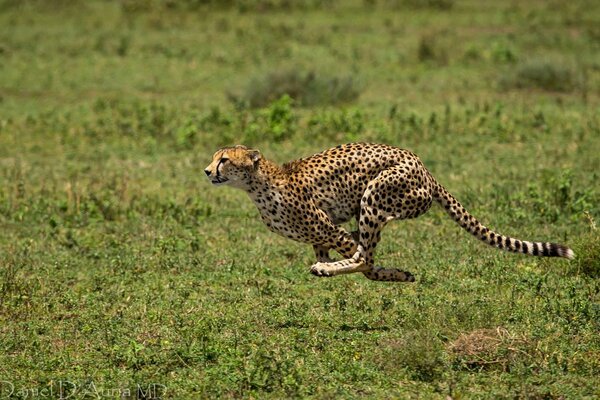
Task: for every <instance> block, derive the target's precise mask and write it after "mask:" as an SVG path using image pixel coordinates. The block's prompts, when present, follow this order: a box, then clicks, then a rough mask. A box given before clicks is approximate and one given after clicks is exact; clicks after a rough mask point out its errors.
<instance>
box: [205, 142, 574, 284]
mask: <svg viewBox="0 0 600 400" xmlns="http://www.w3.org/2000/svg"><path fill="white" fill-rule="evenodd" d="M204 171H205V173H206V175H207V176H208V178H209V179H210V181H211V182H212V183H213V184H215V185H228V186H232V187H235V188H238V189H242V190H244V191H245V192H246V193H248V195H249V196H250V198H251V199H252V201H253V202H254V203H255V205H256V207H257V208H258V211H259V212H260V215H261V218H262V220H263V222H264V223H265V224H266V225H267V227H268V228H269V229H270V230H271V231H273V232H275V233H278V234H280V235H282V236H285V237H287V238H290V239H293V240H296V241H299V242H303V243H308V244H311V245H312V246H313V249H314V252H315V255H316V259H317V262H316V263H315V264H313V265H312V266H311V267H310V272H311V273H312V274H314V275H316V276H320V277H331V276H335V275H340V274H350V273H354V272H362V273H363V274H364V276H365V277H367V278H368V279H371V280H374V281H394V282H413V281H414V280H415V278H414V276H413V274H411V273H410V272H408V271H402V270H400V269H396V268H383V267H380V266H375V263H374V253H375V247H376V246H377V243H378V242H379V240H380V239H381V230H382V229H383V227H384V226H385V225H386V224H387V223H388V222H390V221H391V220H398V219H406V218H416V217H418V216H420V215H421V214H423V213H425V212H426V211H427V210H429V208H430V207H431V204H432V203H433V201H434V200H435V202H436V203H438V204H440V205H441V206H442V208H443V209H444V210H446V212H447V213H448V214H449V215H450V217H451V218H452V219H453V220H454V221H456V222H457V223H458V224H459V225H460V226H461V227H463V228H464V229H465V230H466V231H467V232H469V233H471V234H472V235H473V236H475V237H476V238H478V239H479V240H482V241H483V242H485V243H487V244H489V245H491V246H495V247H497V248H499V249H503V250H507V251H511V252H515V253H522V254H530V255H534V256H545V257H565V258H569V259H572V258H573V256H574V254H573V251H572V250H571V249H570V248H568V247H566V246H563V245H561V244H556V243H547V242H529V241H524V240H518V239H514V238H511V237H508V236H505V235H501V234H499V233H497V232H494V231H492V230H491V229H489V228H487V227H485V226H484V225H483V224H481V223H480V222H479V221H478V220H477V219H475V217H473V216H472V215H471V214H469V212H467V210H465V208H464V207H463V206H462V205H461V204H460V203H459V202H458V201H457V200H456V198H454V196H452V195H451V194H450V193H449V192H448V191H447V190H446V189H445V188H444V187H443V186H442V185H441V184H440V183H438V182H437V181H436V180H435V179H434V178H433V176H432V175H431V173H430V172H429V171H428V170H427V169H426V168H425V166H424V165H423V163H422V162H421V160H420V159H419V158H418V157H417V156H416V155H415V154H413V153H412V152H410V151H408V150H404V149H401V148H398V147H393V146H389V145H384V144H371V143H349V144H344V145H339V146H337V147H334V148H331V149H328V150H325V151H323V152H321V153H318V154H315V155H312V156H310V157H306V158H302V159H299V160H295V161H291V162H288V163H286V164H283V165H282V166H278V165H276V164H275V163H273V162H271V161H269V160H267V159H266V158H264V157H263V156H262V155H261V153H260V152H259V151H258V150H254V149H250V148H247V147H245V146H242V145H237V146H233V147H224V148H222V149H220V150H218V151H217V152H216V153H215V154H214V155H213V158H212V162H211V163H210V164H209V165H208V167H207V168H206V169H205V170H204ZM352 218H355V220H356V221H357V222H358V230H357V231H354V232H349V231H348V230H347V229H345V228H344V227H343V226H342V225H341V224H343V223H345V222H348V221H350V220H351V219H352ZM330 250H334V251H336V252H337V253H339V254H340V255H341V256H342V257H343V259H342V260H340V261H334V260H333V259H331V258H330V257H329V252H330Z"/></svg>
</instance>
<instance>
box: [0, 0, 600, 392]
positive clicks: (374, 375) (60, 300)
mask: <svg viewBox="0 0 600 400" xmlns="http://www.w3.org/2000/svg"><path fill="white" fill-rule="evenodd" d="M596 3H597V2H593V1H584V0H580V1H573V2H569V3H563V2H536V1H527V2H513V3H506V4H505V3H503V2H479V1H467V0H465V1H461V0H456V1H428V2H423V3H417V2H413V1H356V2H351V3H347V2H341V1H335V0H330V1H328V2H326V4H325V6H324V7H323V8H319V7H317V6H316V5H315V4H317V2H312V1H303V2H299V3H292V2H285V1H281V2H280V1H260V2H251V1H228V2H225V3H220V4H218V3H217V2H210V1H206V2H203V1H191V0H190V1H183V2H171V1H166V0H165V1H154V2H138V1H133V0H130V1H125V2H117V1H90V2H83V1H65V0H61V1H59V0H56V1H44V2H42V1H35V0H31V1H25V2H20V1H12V0H4V1H0V229H1V230H0V232H1V234H0V343H1V345H2V352H0V398H5V397H8V396H9V394H10V393H12V397H14V398H32V397H36V396H37V397H42V396H43V395H45V394H47V393H49V392H44V390H47V391H49V390H50V389H51V390H52V392H51V393H50V394H49V395H46V396H45V397H53V398H59V397H60V394H61V393H60V388H61V382H62V389H63V392H62V394H63V395H65V396H66V395H72V396H71V398H83V397H85V396H86V394H87V395H88V398H89V397H90V396H89V395H90V393H93V391H94V390H96V391H97V392H100V394H102V395H103V396H104V397H107V398H118V397H119V396H121V395H122V397H126V398H127V397H130V398H136V397H140V396H138V395H140V394H143V393H138V392H136V390H137V388H138V386H139V387H141V388H142V389H143V390H144V391H148V390H149V388H150V389H151V388H152V386H151V385H152V384H156V386H155V389H156V392H155V393H156V394H158V395H161V396H163V397H164V398H177V399H179V398H211V397H215V398H216V397H220V398H239V397H244V398H250V397H251V398H287V397H296V398H297V397H300V398H304V397H315V398H356V397H365V398H440V399H442V398H444V399H445V398H447V396H451V397H452V398H453V399H459V398H463V399H464V398H490V399H492V398H493V399H496V398H539V399H558V398H568V399H575V398H590V399H591V398H597V397H598V396H600V393H599V392H598V387H600V382H599V381H598V376H600V362H599V361H598V360H600V339H599V338H600V337H599V336H598V332H599V330H600V325H599V322H598V321H600V298H599V293H600V283H599V281H598V277H599V276H600V239H599V237H600V234H599V232H598V228H597V227H596V225H597V223H598V221H599V220H600V187H599V185H598V183H599V177H598V174H599V172H598V171H600V157H598V154H600V111H599V110H600V107H599V105H600V96H599V93H600V56H599V55H600V52H599V51H598V50H599V48H600V42H599V41H598V38H599V32H598V28H597V26H598V24H599V21H600V10H599V8H598V5H597V4H596ZM539 60H542V61H539ZM544 60H556V64H552V63H549V62H547V61H544ZM274 71H292V74H291V75H289V76H291V77H292V78H294V76H296V77H298V76H300V77H301V78H302V77H304V78H306V76H308V75H303V74H307V73H308V72H310V71H314V72H315V74H316V75H315V76H317V77H324V78H323V79H325V81H324V82H327V80H329V82H342V83H343V82H346V81H345V79H351V80H349V81H347V82H350V83H352V85H353V86H352V87H351V88H350V89H352V90H354V91H355V92H354V91H351V93H352V96H347V97H346V96H342V97H343V101H341V103H340V102H339V101H338V100H337V98H338V97H336V96H329V97H328V93H329V92H328V90H329V89H328V86H327V84H320V85H314V87H312V89H313V90H314V92H311V96H314V97H315V98H318V99H319V101H317V102H315V104H314V105H312V104H313V103H310V102H306V101H303V99H302V98H301V97H300V98H294V93H288V94H289V95H290V96H291V97H285V96H284V97H279V94H280V93H278V92H276V90H275V89H277V87H276V86H277V85H271V86H269V85H268V84H267V85H265V86H264V87H262V86H261V87H259V89H260V90H264V92H261V93H264V96H265V97H268V96H274V97H272V99H274V100H273V101H270V102H268V103H266V105H264V106H263V105H261V104H263V103H260V102H258V103H256V104H257V105H259V108H250V107H248V104H247V103H248V102H246V101H234V102H231V101H230V98H231V94H232V93H238V94H242V95H244V94H245V95H247V96H250V95H252V94H253V93H254V92H258V89H256V88H255V87H253V85H254V84H255V82H257V81H256V79H261V77H269V76H272V75H270V74H272V73H273V72H274ZM565 71H566V72H565ZM294 74H295V75H294ZM561 77H564V79H566V81H565V82H567V81H568V85H567V86H561V85H562V84H564V83H565V82H563V83H561V82H554V80H556V79H559V78H560V79H562V78H561ZM279 78H281V79H287V78H286V75H285V74H282V75H281V76H280V77H279ZM279 78H278V79H279ZM290 79H291V78H290ZM294 79H295V78H294ZM265 82H267V83H269V82H268V80H267V81H265ZM505 82H509V84H508V85H506V84H504V83H505ZM554 83H556V84H557V85H558V86H555V85H554ZM291 84H297V82H291ZM557 88H559V89H557ZM563 88H566V89H565V90H563ZM255 89H256V90H255ZM253 90H254V92H252V91H253ZM245 91H248V92H245ZM273 93H275V94H273ZM259 97H260V96H259ZM270 99H271V98H270ZM242 100H243V99H242ZM317 104H318V105H317ZM357 140H360V141H377V142H385V143H389V144H393V145H397V146H401V147H404V148H408V149H410V150H412V151H414V152H416V153H417V154H419V155H420V156H421V158H422V159H423V161H424V162H425V164H426V165H427V166H428V168H429V169H430V170H431V171H432V173H433V174H434V175H435V176H436V178H437V179H438V180H439V181H440V182H441V183H442V184H444V185H445V186H446V187H447V188H448V189H449V190H450V191H451V192H452V193H453V194H454V195H455V196H456V197H457V198H459V199H460V200H461V202H462V203H463V204H464V205H465V207H467V208H468V209H469V210H470V211H471V212H472V213H473V214H474V215H475V216H477V217H478V218H479V219H480V220H481V221H482V222H484V223H486V224H487V225H488V226H490V227H493V228H495V229H497V230H498V231H499V232H502V233H505V234H510V235H512V236H515V237H518V238H522V239H528V240H552V241H557V242H561V243H565V244H568V245H570V246H572V247H573V249H574V251H575V253H576V255H577V258H576V259H575V260H574V261H571V262H569V261H565V260H556V259H539V258H533V257H525V256H519V255H514V254H508V253H503V252H499V251H497V250H494V249H492V248H489V247H487V246H485V245H483V244H482V243H479V242H478V241H476V240H474V239H473V238H472V237H471V236H470V235H468V234H467V233H466V232H464V231H463V230H461V229H460V228H459V227H458V226H457V225H456V224H455V223H454V222H452V221H451V220H450V219H449V218H448V217H447V216H446V215H445V214H444V213H443V212H442V211H441V210H440V209H439V208H434V209H433V210H432V211H431V212H429V213H428V214H426V215H425V216H423V217H421V218H419V219H417V220H414V221H401V222H396V223H392V224H390V225H389V226H388V227H387V228H386V230H385V231H384V234H383V240H382V242H381V244H380V245H379V247H378V257H379V262H380V263H381V264H382V265H386V266H396V267H400V268H404V269H407V270H410V271H411V272H413V273H414V274H415V276H416V277H417V282H415V283H414V284H385V283H375V282H371V281H368V280H366V279H365V278H363V277H362V276H358V275H352V276H344V277H338V278H333V279H319V278H317V277H314V276H312V275H310V274H309V273H308V267H309V266H310V265H311V264H312V263H313V262H314V260H313V255H312V250H311V249H310V247H309V246H306V245H301V244H298V243H294V242H291V241H289V240H286V239H283V238H280V237H278V236H276V235H274V234H272V233H270V232H268V231H267V229H266V228H265V227H264V226H263V225H262V223H261V222H260V220H259V218H258V213H257V211H256V210H255V208H254V206H253V205H252V204H251V202H250V201H249V199H247V196H246V195H245V194H244V193H242V192H238V191H235V190H233V189H228V188H214V187H211V186H210V185H209V183H208V181H207V180H206V178H205V177H204V176H203V175H204V174H203V168H204V167H205V166H206V165H207V164H208V162H209V160H210V157H211V155H212V153H213V152H214V150H215V149H216V148H218V147H219V146H221V145H230V144H234V143H245V144H247V145H251V146H256V147H257V148H259V149H261V151H262V153H263V154H264V155H265V156H267V157H269V158H271V159H273V160H275V161H277V162H284V161H288V160H290V159H293V158H298V157H301V156H306V155H309V154H311V153H313V152H316V151H319V150H322V149H324V148H327V147H329V146H333V145H336V144H339V143H341V142H346V141H357ZM73 385H76V390H74V387H75V386H73ZM13 389H14V390H13ZM147 397H148V396H147Z"/></svg>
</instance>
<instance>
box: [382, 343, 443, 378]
mask: <svg viewBox="0 0 600 400" xmlns="http://www.w3.org/2000/svg"><path fill="white" fill-rule="evenodd" d="M380 347H381V348H382V350H383V351H384V354H378V355H377V359H378V364H379V365H380V368H383V369H384V370H385V369H388V368H389V369H397V368H406V370H407V372H408V373H409V374H410V377H411V378H412V379H415V380H419V381H421V382H432V381H434V380H436V379H439V377H440V376H441V375H442V374H443V371H444V370H445V369H446V361H445V355H444V351H443V345H442V343H441V341H440V340H439V339H437V338H435V337H434V336H432V335H431V334H430V333H429V332H424V331H412V332H408V333H407V334H406V335H405V336H404V337H403V338H402V339H401V340H395V341H389V342H384V343H382V346H380Z"/></svg>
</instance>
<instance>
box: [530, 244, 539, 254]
mask: <svg viewBox="0 0 600 400" xmlns="http://www.w3.org/2000/svg"><path fill="white" fill-rule="evenodd" d="M532 246H533V255H534V256H539V255H540V251H539V249H538V244H537V243H532Z"/></svg>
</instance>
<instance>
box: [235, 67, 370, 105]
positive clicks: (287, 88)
mask: <svg viewBox="0 0 600 400" xmlns="http://www.w3.org/2000/svg"><path fill="white" fill-rule="evenodd" d="M283 95H288V96H290V97H291V98H292V99H294V101H295V102H296V103H297V104H298V105H300V106H305V107H310V106H316V105H334V104H341V103H348V102H351V101H353V100H356V99H357V98H358V96H359V95H360V90H359V88H358V86H357V84H356V81H355V80H354V79H353V78H352V77H339V76H326V75H319V74H317V73H315V72H314V71H310V72H306V73H304V72H301V71H298V70H295V69H292V70H284V71H275V72H270V73H268V74H266V75H265V76H263V77H261V78H258V79H253V80H251V81H250V83H249V84H248V86H247V87H246V90H245V92H244V93H243V94H242V95H241V96H236V95H232V94H230V95H229V98H230V100H232V101H233V102H234V103H245V104H247V105H249V106H250V107H252V108H257V107H264V106H266V105H268V104H270V103H271V102H273V101H275V100H277V99H279V98H281V97H282V96H283Z"/></svg>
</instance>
